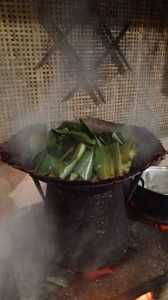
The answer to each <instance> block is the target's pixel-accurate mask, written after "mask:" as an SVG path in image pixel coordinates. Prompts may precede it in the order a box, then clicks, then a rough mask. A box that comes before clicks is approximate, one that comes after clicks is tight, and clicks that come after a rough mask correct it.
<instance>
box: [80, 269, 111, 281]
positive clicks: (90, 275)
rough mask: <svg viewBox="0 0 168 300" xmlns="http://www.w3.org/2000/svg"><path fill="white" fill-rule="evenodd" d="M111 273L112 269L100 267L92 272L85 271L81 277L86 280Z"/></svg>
mask: <svg viewBox="0 0 168 300" xmlns="http://www.w3.org/2000/svg"><path fill="white" fill-rule="evenodd" d="M111 273H113V271H112V269H108V268H106V269H101V270H97V271H94V272H85V273H83V274H82V278H84V279H87V280H94V279H96V278H97V277H99V276H102V275H106V274H111Z"/></svg>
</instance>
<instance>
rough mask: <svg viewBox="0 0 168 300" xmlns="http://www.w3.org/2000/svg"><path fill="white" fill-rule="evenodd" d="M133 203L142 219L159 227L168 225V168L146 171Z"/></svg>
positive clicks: (155, 168) (152, 168)
mask: <svg viewBox="0 0 168 300" xmlns="http://www.w3.org/2000/svg"><path fill="white" fill-rule="evenodd" d="M132 201H133V205H134V208H135V210H136V211H137V213H138V214H139V215H140V216H141V217H143V218H144V219H146V220H149V221H151V222H153V223H156V224H159V225H168V168H167V167H150V168H148V169H147V170H145V171H144V173H143V176H142V179H141V182H140V183H139V184H138V186H137V188H136V191H135V193H134V195H133V200H132Z"/></svg>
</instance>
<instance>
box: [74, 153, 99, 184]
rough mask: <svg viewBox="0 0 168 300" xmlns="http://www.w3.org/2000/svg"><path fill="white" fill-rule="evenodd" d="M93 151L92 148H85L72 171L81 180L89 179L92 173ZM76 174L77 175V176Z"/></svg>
mask: <svg viewBox="0 0 168 300" xmlns="http://www.w3.org/2000/svg"><path fill="white" fill-rule="evenodd" d="M93 153H94V150H93V149H92V150H87V151H86V152H85V153H84V154H83V156H82V158H81V159H80V160H79V161H78V163H77V164H76V166H75V168H74V170H73V171H74V173H75V174H77V175H78V176H79V177H80V178H82V179H83V180H89V179H91V177H92V174H93ZM78 176H77V177H78ZM71 180H72V179H71Z"/></svg>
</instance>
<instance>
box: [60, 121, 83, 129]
mask: <svg viewBox="0 0 168 300" xmlns="http://www.w3.org/2000/svg"><path fill="white" fill-rule="evenodd" d="M64 128H68V131H83V125H82V124H81V123H77V122H73V121H64V122H63V123H62V124H61V125H60V126H59V127H58V128H57V129H59V130H62V129H64Z"/></svg>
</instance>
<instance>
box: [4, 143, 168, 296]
mask: <svg viewBox="0 0 168 300" xmlns="http://www.w3.org/2000/svg"><path fill="white" fill-rule="evenodd" d="M162 143H163V146H164V147H165V148H166V149H168V138H163V139H162ZM161 166H168V156H167V158H166V159H165V160H164V161H163V162H162V163H161ZM43 188H44V189H45V185H43ZM39 201H41V197H40V195H39V193H38V191H37V190H36V187H35V186H34V183H33V181H32V179H31V177H30V176H29V175H26V174H24V173H23V172H21V171H18V170H15V169H13V168H12V167H9V166H8V165H6V164H4V163H2V162H0V300H17V299H19V298H18V295H17V288H16V284H15V281H14V280H13V279H11V281H12V284H11V286H12V288H11V289H10V292H9V289H8V283H9V279H10V278H13V277H11V276H12V274H13V270H12V264H11V261H10V257H11V245H10V235H9V231H8V224H9V221H10V217H11V214H12V212H13V211H14V210H15V209H16V208H19V207H23V206H27V205H31V204H33V203H37V202H39ZM2 295H3V296H2ZM11 295H12V296H11Z"/></svg>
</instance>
